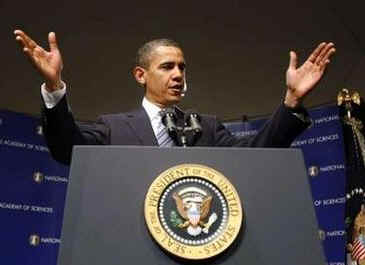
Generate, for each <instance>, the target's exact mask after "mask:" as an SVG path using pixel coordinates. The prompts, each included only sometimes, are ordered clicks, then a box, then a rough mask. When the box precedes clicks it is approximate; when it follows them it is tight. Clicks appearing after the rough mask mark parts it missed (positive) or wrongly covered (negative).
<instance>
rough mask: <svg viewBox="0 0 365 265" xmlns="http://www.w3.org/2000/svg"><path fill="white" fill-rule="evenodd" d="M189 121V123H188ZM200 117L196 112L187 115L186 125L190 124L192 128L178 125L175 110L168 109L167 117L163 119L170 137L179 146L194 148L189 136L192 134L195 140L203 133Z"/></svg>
mask: <svg viewBox="0 0 365 265" xmlns="http://www.w3.org/2000/svg"><path fill="white" fill-rule="evenodd" d="M187 120H188V122H186V121H187ZM199 120H200V118H199V115H198V114H197V113H195V112H191V113H189V114H188V115H185V124H184V125H187V124H190V126H177V125H176V115H175V112H174V110H173V109H167V110H166V111H165V115H164V116H163V118H162V121H163V123H164V124H165V126H166V128H167V131H168V133H169V135H170V137H171V138H172V139H173V140H174V141H175V142H177V145H178V146H182V147H184V148H185V147H188V146H192V144H193V143H190V144H189V143H188V138H187V134H188V133H192V134H193V136H194V138H193V139H196V137H199V136H200V135H201V132H202V127H201V125H200V121H199Z"/></svg>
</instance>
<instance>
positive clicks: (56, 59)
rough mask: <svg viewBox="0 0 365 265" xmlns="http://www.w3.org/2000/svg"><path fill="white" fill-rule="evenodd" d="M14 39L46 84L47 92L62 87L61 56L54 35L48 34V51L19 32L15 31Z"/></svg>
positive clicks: (52, 33)
mask: <svg viewBox="0 0 365 265" xmlns="http://www.w3.org/2000/svg"><path fill="white" fill-rule="evenodd" d="M14 34H15V39H16V40H17V41H18V42H19V43H20V45H21V46H22V48H23V52H24V53H25V54H26V55H27V56H28V57H29V59H30V61H31V62H32V63H33V65H34V66H35V68H36V69H37V70H38V72H39V73H40V74H41V75H42V77H43V78H44V80H45V83H46V89H47V91H48V92H54V91H56V90H59V89H61V88H62V87H63V85H62V79H61V72H62V68H63V63H62V56H61V53H60V51H59V49H58V46H57V41H56V34H55V33H54V32H50V33H49V34H48V42H49V48H50V51H46V50H45V49H43V48H42V47H41V46H39V45H38V44H37V43H36V42H35V41H34V40H32V39H31V38H30V37H29V36H28V35H27V34H25V33H24V32H23V31H21V30H15V31H14Z"/></svg>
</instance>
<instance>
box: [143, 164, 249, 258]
mask: <svg viewBox="0 0 365 265" xmlns="http://www.w3.org/2000/svg"><path fill="white" fill-rule="evenodd" d="M242 218H243V211H242V207H241V202H240V199H239V196H238V193H237V191H236V190H235V188H234V187H233V185H232V184H231V183H230V182H229V181H228V179H227V178H226V177H224V176H223V175H222V174H221V173H220V172H218V171H216V170H214V169H212V168H209V167H206V166H203V165H197V164H182V165H178V166H175V167H172V168H169V169H167V170H165V171H164V172H162V173H161V174H160V175H159V176H158V177H157V178H156V179H155V180H154V181H153V183H152V184H151V186H150V188H149V190H148V193H147V195H146V199H145V220H146V223H147V227H148V229H149V231H150V233H151V235H152V237H153V238H154V239H155V240H156V241H157V243H158V244H159V245H160V246H161V247H162V248H164V249H165V250H167V251H169V252H170V253H172V254H174V255H176V256H179V257H182V258H186V259H195V260H197V259H205V258H209V257H213V256H216V255H218V254H219V253H221V252H223V251H224V250H225V249H227V248H228V247H229V246H230V245H231V244H232V243H233V242H234V240H235V239H236V237H237V235H238V233H239V231H240V228H241V224H242Z"/></svg>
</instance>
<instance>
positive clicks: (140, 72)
mask: <svg viewBox="0 0 365 265" xmlns="http://www.w3.org/2000/svg"><path fill="white" fill-rule="evenodd" d="M133 75H134V78H135V79H136V81H137V82H138V83H139V84H140V85H142V86H145V84H146V70H145V69H144V68H143V67H140V66H136V67H135V68H134V69H133Z"/></svg>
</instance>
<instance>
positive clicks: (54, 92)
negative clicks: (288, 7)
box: [14, 30, 335, 163]
mask: <svg viewBox="0 0 365 265" xmlns="http://www.w3.org/2000/svg"><path fill="white" fill-rule="evenodd" d="M14 34H15V36H16V40H17V41H18V42H20V44H21V46H22V47H23V51H24V52H25V54H27V55H28V57H29V58H30V60H31V61H32V62H33V64H34V66H35V67H36V69H37V70H38V71H39V72H40V74H41V75H42V77H43V78H44V80H45V83H44V84H43V85H42V96H43V100H44V103H45V107H44V111H43V114H44V115H43V122H44V131H45V136H46V140H47V143H48V146H49V147H50V150H51V153H52V155H53V156H54V158H56V159H57V160H59V161H61V162H64V163H69V162H70V158H71V153H72V146H73V145H79V144H112V145H160V146H172V145H174V143H173V142H172V140H171V138H170V137H168V136H166V134H164V133H163V132H164V131H166V128H164V126H163V125H161V116H160V112H161V110H163V109H166V108H168V107H171V106H175V105H176V104H177V103H179V102H180V101H181V99H182V97H183V94H184V93H185V87H186V83H185V60H184V55H183V52H182V49H181V48H180V46H179V44H177V43H176V42H174V41H171V40H168V39H158V40H154V41H151V42H148V43H146V44H144V45H143V46H142V47H141V48H140V49H139V50H138V52H137V58H136V65H135V68H134V70H133V74H134V77H135V79H136V81H137V82H138V83H139V84H140V85H141V86H143V87H144V89H145V97H144V99H143V102H142V107H141V108H140V109H138V110H136V111H133V112H130V113H121V114H111V115H104V116H102V117H101V118H100V119H99V121H98V122H96V123H95V124H92V125H90V124H76V123H75V121H74V118H73V116H72V113H71V112H70V111H69V107H68V104H67V99H66V95H65V94H66V85H65V83H64V82H63V81H62V79H61V72H62V68H63V64H62V57H61V53H60V51H59V49H58V46H57V42H56V36H55V33H52V32H51V33H50V34H49V36H48V39H49V45H50V51H46V50H44V49H43V48H42V47H40V46H39V45H38V44H37V43H36V42H34V41H33V40H32V39H31V38H30V37H29V36H27V35H26V34H25V33H24V32H23V31H21V30H16V31H15V32H14ZM334 52H335V49H334V44H333V43H321V44H320V45H318V47H317V48H316V49H315V50H314V51H313V53H312V54H311V55H310V56H309V58H308V59H307V61H306V62H305V63H304V64H303V65H302V66H301V67H299V68H297V56H296V54H295V53H294V52H290V64H289V68H288V71H287V76H286V77H287V78H286V82H287V92H286V96H285V100H284V102H283V104H281V106H280V107H279V109H278V110H277V111H276V113H275V114H274V115H273V117H272V119H271V120H270V121H269V122H268V123H267V124H266V125H265V126H264V128H263V129H262V130H261V131H260V132H259V134H258V135H257V136H255V137H254V138H252V139H247V138H236V137H234V136H232V135H231V134H230V133H229V132H228V131H227V130H226V129H225V128H224V126H223V125H222V124H221V123H220V122H219V121H217V119H216V118H215V117H213V116H206V115H202V116H201V119H200V120H201V126H202V134H201V135H200V137H199V138H198V139H195V141H194V145H196V146H250V147H288V146H289V145H290V143H291V141H292V140H293V139H294V138H295V137H296V136H298V134H300V133H301V132H302V131H303V130H304V129H305V128H306V127H307V126H308V125H309V122H308V119H307V118H308V117H307V113H306V111H305V110H304V109H303V107H302V101H303V98H304V97H305V96H306V95H307V94H308V93H309V92H310V91H311V90H312V89H313V88H314V86H315V85H316V84H317V83H318V82H319V80H320V79H321V77H322V76H323V73H324V71H325V69H326V66H327V64H328V63H329V59H330V57H331V55H332V54H333V53H334ZM176 112H177V113H176V115H177V120H178V122H180V123H184V119H183V117H184V114H183V113H182V112H181V111H180V110H176Z"/></svg>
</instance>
